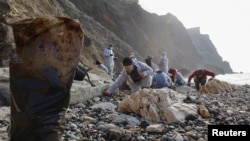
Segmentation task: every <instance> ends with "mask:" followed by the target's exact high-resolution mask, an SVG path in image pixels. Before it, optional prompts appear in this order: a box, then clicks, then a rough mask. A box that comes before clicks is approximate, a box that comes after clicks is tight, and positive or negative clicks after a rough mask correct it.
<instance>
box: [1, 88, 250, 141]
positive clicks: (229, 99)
mask: <svg viewBox="0 0 250 141" xmlns="http://www.w3.org/2000/svg"><path fill="white" fill-rule="evenodd" d="M127 94H128V91H121V92H120V93H119V94H118V95H113V96H112V97H105V96H97V97H93V98H92V99H90V100H87V101H86V102H84V103H77V104H71V105H70V106H69V109H68V111H67V114H66V119H67V124H66V129H65V133H64V135H63V141H112V140H115V141H119V140H121V141H206V140H208V137H207V132H208V125H249V124H250V86H249V85H243V86H240V87H238V88H237V90H236V91H234V92H231V93H221V94H200V93H198V92H192V93H189V94H188V95H187V96H186V98H185V99H183V101H184V102H185V103H194V104H197V105H198V104H200V103H203V104H204V105H205V106H206V108H207V109H208V111H209V113H210V118H207V119H204V118H202V117H201V116H198V117H188V118H186V120H185V121H181V122H171V123H170V122H159V123H152V122H149V121H146V120H144V119H143V118H142V117H140V116H139V115H136V114H134V113H119V112H117V111H116V107H117V105H118V102H119V101H121V100H122V99H123V98H124V96H125V95H127ZM1 109H2V108H1ZM7 109H8V108H7ZM5 111H6V110H5ZM9 117H10V115H9V114H4V112H2V111H1V117H0V140H3V141H7V140H8V138H7V133H6V129H7V126H8V125H9Z"/></svg>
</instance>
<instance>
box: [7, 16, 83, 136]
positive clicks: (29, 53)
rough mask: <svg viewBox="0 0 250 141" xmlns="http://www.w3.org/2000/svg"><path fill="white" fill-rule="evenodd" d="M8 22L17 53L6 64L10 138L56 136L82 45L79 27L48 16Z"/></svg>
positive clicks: (61, 125)
mask: <svg viewBox="0 0 250 141" xmlns="http://www.w3.org/2000/svg"><path fill="white" fill-rule="evenodd" d="M12 27H13V33H14V39H15V43H16V50H15V51H16V52H15V54H14V55H13V57H12V58H11V63H10V90H11V96H10V97H11V107H10V108H11V121H10V126H9V141H60V140H62V134H63V131H64V127H65V123H66V120H65V116H64V114H65V111H66V109H67V108H68V105H69V100H70V88H71V86H72V82H73V78H74V75H75V70H76V66H77V63H78V62H79V55H80V50H81V48H82V41H83V31H82V29H81V26H80V24H79V23H77V22H75V21H73V20H71V19H68V18H64V17H48V18H35V19H27V20H24V21H20V22H18V23H14V24H13V25H12ZM69 35H70V36H69ZM62 41H64V42H62Z"/></svg>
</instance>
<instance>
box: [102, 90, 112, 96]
mask: <svg viewBox="0 0 250 141" xmlns="http://www.w3.org/2000/svg"><path fill="white" fill-rule="evenodd" d="M103 95H104V96H111V93H110V92H109V91H108V90H105V91H103Z"/></svg>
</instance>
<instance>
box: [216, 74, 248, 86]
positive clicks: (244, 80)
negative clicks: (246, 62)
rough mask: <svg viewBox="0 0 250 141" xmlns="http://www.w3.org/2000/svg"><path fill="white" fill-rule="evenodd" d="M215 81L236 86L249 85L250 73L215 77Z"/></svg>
mask: <svg viewBox="0 0 250 141" xmlns="http://www.w3.org/2000/svg"><path fill="white" fill-rule="evenodd" d="M215 78H216V79H218V80H222V81H226V82H228V83H231V84H236V85H245V84H248V85H250V73H242V74H241V73H239V74H225V75H216V76H215Z"/></svg>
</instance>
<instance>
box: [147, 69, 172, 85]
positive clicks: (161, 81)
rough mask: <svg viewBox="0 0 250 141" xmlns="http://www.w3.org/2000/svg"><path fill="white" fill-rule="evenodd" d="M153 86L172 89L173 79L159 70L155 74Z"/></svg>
mask: <svg viewBox="0 0 250 141" xmlns="http://www.w3.org/2000/svg"><path fill="white" fill-rule="evenodd" d="M152 86H153V87H155V88H163V87H170V86H171V78H170V77H169V76H168V75H167V74H166V73H165V72H162V71H160V70H158V71H156V72H155V73H154V74H153V85H152Z"/></svg>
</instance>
